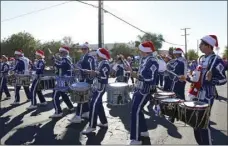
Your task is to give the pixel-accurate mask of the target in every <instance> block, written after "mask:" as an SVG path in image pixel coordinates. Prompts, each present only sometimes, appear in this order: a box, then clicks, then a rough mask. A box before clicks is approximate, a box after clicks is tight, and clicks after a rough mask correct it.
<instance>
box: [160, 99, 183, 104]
mask: <svg viewBox="0 0 228 146" xmlns="http://www.w3.org/2000/svg"><path fill="white" fill-rule="evenodd" d="M179 101H180V99H177V98H167V99H163V100H161V102H167V103H175V102H179Z"/></svg>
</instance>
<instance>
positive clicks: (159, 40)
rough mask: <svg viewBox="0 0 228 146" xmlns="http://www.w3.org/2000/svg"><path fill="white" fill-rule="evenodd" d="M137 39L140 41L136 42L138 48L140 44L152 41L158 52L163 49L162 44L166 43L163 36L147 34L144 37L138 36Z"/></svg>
mask: <svg viewBox="0 0 228 146" xmlns="http://www.w3.org/2000/svg"><path fill="white" fill-rule="evenodd" d="M137 37H138V41H135V45H137V46H136V47H138V45H139V42H144V41H152V42H153V44H154V46H155V48H156V49H157V50H159V49H161V48H162V42H163V41H164V38H163V36H162V35H161V34H155V33H145V34H144V35H142V36H140V35H138V36H137Z"/></svg>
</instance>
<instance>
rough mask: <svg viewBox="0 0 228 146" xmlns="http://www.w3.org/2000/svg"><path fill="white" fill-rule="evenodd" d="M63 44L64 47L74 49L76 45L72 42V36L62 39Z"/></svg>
mask: <svg viewBox="0 0 228 146" xmlns="http://www.w3.org/2000/svg"><path fill="white" fill-rule="evenodd" d="M62 44H63V45H66V46H68V47H73V45H74V42H73V40H72V38H71V37H70V36H65V37H64V38H63V39H62Z"/></svg>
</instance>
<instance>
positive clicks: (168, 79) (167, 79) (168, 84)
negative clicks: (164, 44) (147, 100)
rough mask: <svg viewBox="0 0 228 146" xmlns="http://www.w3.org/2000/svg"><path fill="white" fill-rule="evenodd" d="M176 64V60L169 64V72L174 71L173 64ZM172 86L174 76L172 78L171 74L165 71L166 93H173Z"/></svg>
mask: <svg viewBox="0 0 228 146" xmlns="http://www.w3.org/2000/svg"><path fill="white" fill-rule="evenodd" d="M173 62H174V59H172V60H170V61H169V62H167V65H166V66H167V70H172V67H171V65H172V63H173ZM171 85H172V76H170V73H169V72H167V71H165V73H164V88H163V90H164V91H171Z"/></svg>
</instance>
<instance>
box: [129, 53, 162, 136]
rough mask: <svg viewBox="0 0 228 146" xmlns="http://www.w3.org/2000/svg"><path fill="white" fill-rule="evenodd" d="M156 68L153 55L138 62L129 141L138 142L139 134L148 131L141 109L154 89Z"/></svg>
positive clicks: (156, 63) (156, 75) (155, 60)
mask: <svg viewBox="0 0 228 146" xmlns="http://www.w3.org/2000/svg"><path fill="white" fill-rule="evenodd" d="M158 67H159V65H158V62H157V58H155V57H154V56H153V55H150V56H147V57H146V58H144V59H142V60H141V62H140V66H139V71H138V74H139V78H138V80H137V81H136V84H135V91H134V94H133V105H132V110H131V133H130V139H131V140H135V141H140V135H141V133H142V132H147V130H148V129H147V126H146V125H147V124H146V121H145V118H144V115H143V112H142V109H143V107H144V106H145V104H146V103H147V102H148V101H149V100H150V98H151V91H153V90H155V89H156V79H157V77H158Z"/></svg>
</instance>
